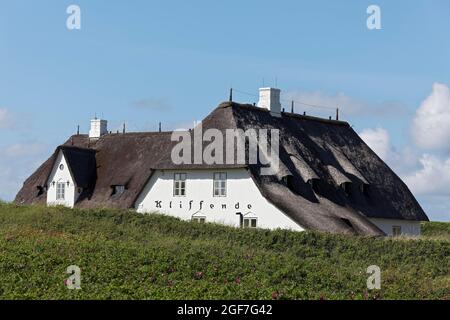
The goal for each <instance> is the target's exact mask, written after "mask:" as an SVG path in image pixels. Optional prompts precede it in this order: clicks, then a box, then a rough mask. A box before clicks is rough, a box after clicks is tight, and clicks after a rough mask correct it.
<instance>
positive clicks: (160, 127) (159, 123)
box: [159, 122, 161, 132]
mask: <svg viewBox="0 0 450 320" xmlns="http://www.w3.org/2000/svg"><path fill="white" fill-rule="evenodd" d="M159 132H161V122H160V123H159Z"/></svg>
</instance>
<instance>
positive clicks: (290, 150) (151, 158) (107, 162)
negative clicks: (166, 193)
mask: <svg viewBox="0 0 450 320" xmlns="http://www.w3.org/2000/svg"><path fill="white" fill-rule="evenodd" d="M202 126H203V129H204V130H206V129H208V128H216V129H219V130H221V131H223V132H224V131H225V130H226V129H235V128H240V129H243V130H247V129H279V130H280V161H281V163H280V169H281V170H280V172H279V174H278V175H275V176H261V175H260V174H259V172H260V170H259V169H260V168H261V165H260V164H256V165H205V164H197V165H188V164H182V165H174V164H173V162H172V160H171V150H172V147H173V146H174V145H175V144H176V142H172V141H171V132H162V133H158V132H157V133H153V132H152V133H126V134H107V135H105V136H102V137H101V138H99V139H98V140H91V139H89V137H88V136H86V135H75V136H73V137H71V138H70V139H69V140H68V141H67V142H66V143H65V144H64V146H65V147H64V148H62V149H61V150H70V152H71V153H70V156H69V158H71V159H73V160H75V159H76V158H75V155H73V156H72V153H73V154H76V155H77V156H78V153H79V152H80V150H81V149H89V150H92V151H95V163H96V168H97V170H96V181H95V185H94V186H93V187H92V190H90V191H89V192H87V193H86V194H85V196H84V197H81V198H80V200H79V201H78V202H77V204H76V206H78V207H88V208H92V207H118V208H130V207H133V206H134V203H135V201H136V198H137V196H138V195H139V193H140V192H141V191H142V189H143V188H144V186H145V184H146V182H147V181H148V179H149V178H150V177H151V175H152V173H153V172H154V170H156V169H195V168H202V169H204V168H223V167H228V168H242V167H245V168H247V169H248V170H249V172H250V174H251V176H252V178H253V180H254V181H255V183H256V185H257V186H258V188H259V190H260V191H261V193H262V194H263V195H264V196H265V197H266V198H267V199H268V200H269V201H270V202H272V203H273V204H274V205H275V206H277V207H278V208H279V209H280V210H282V211H283V212H285V213H286V214H287V215H288V216H290V217H291V218H292V219H293V220H294V221H296V222H297V223H299V224H300V225H301V226H302V227H304V228H307V229H312V230H319V231H326V232H350V233H360V234H367V235H379V234H382V232H381V231H380V230H379V229H378V228H377V227H376V226H375V225H373V224H372V223H371V222H370V221H369V220H368V219H367V217H370V218H388V219H405V220H419V221H426V220H428V218H427V216H426V215H425V213H424V211H423V210H422V208H421V207H420V205H419V204H418V202H417V201H416V199H415V198H414V196H413V195H412V194H411V192H410V191H409V190H408V188H407V186H406V185H405V184H404V183H403V182H402V181H401V179H400V178H399V177H398V176H397V175H396V174H395V173H394V172H393V171H392V170H391V169H390V168H389V167H388V166H387V165H386V164H385V163H384V162H383V161H382V160H381V159H380V158H379V157H378V156H377V155H376V154H375V153H374V152H373V151H372V150H371V149H370V148H369V147H368V146H367V145H366V144H365V143H364V142H363V141H362V140H361V139H360V137H359V136H358V135H357V134H356V132H355V131H353V129H352V128H351V127H350V125H349V124H348V123H347V122H342V121H334V120H325V119H320V118H315V117H309V116H302V115H297V114H291V113H282V117H279V118H278V117H274V116H272V115H271V114H270V112H269V111H267V110H265V109H262V108H258V107H254V106H251V105H244V104H237V103H231V102H227V103H222V104H221V105H220V106H219V107H218V108H216V109H215V110H214V111H213V112H212V113H211V114H210V115H208V116H207V117H206V118H205V119H204V120H203V122H202ZM205 145H206V143H205ZM66 147H69V148H66ZM74 147H75V148H74ZM76 148H78V149H76ZM80 148H81V149H80ZM58 150H59V149H57V150H56V151H55V154H53V155H52V157H50V158H49V159H48V160H47V161H46V162H45V163H44V164H43V165H42V166H41V167H40V168H38V170H37V171H36V172H35V173H34V174H33V175H32V176H31V177H30V178H28V179H27V181H25V183H24V186H23V188H22V190H20V192H19V193H18V195H17V197H16V202H18V203H39V202H42V203H43V202H45V199H46V195H45V193H44V194H41V195H39V196H38V192H37V190H38V189H37V188H38V187H42V186H45V184H46V181H47V179H48V176H49V174H50V172H51V169H52V165H53V162H54V158H55V157H56V155H57V152H58ZM76 150H78V151H77V152H78V153H77V152H75V151H76ZM65 152H69V151H65ZM83 152H85V151H83ZM65 154H66V153H65ZM67 154H69V153H67ZM87 154H88V152H85V156H86V155H87ZM89 154H90V155H93V154H94V153H93V152H91V153H89ZM87 158H89V156H87ZM91 159H92V158H91ZM69 162H70V163H71V164H70V166H71V167H72V166H73V168H75V167H76V168H77V169H72V170H74V171H78V170H79V171H83V168H82V167H83V166H80V165H79V164H75V162H77V161H76V160H75V161H72V160H69ZM88 163H91V162H90V161H88ZM86 170H87V169H86ZM74 175H76V176H78V173H74ZM80 175H81V176H83V175H82V174H80ZM286 175H288V176H291V177H292V181H293V182H292V183H291V185H289V186H287V185H286V184H285V182H284V181H283V179H282V177H283V176H286ZM80 179H82V180H83V178H80ZM312 180H314V186H313V185H312V183H311V181H312ZM343 183H347V185H349V186H350V191H351V192H350V193H348V191H349V190H344V188H342V184H343ZM348 183H350V184H348ZM114 185H124V186H126V191H125V192H124V193H123V194H120V195H112V187H113V186H114Z"/></svg>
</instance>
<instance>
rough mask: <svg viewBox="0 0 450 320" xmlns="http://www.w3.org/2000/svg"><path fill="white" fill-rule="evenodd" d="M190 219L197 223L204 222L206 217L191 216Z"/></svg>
mask: <svg viewBox="0 0 450 320" xmlns="http://www.w3.org/2000/svg"><path fill="white" fill-rule="evenodd" d="M191 221H192V222H197V223H206V217H201V216H192V218H191Z"/></svg>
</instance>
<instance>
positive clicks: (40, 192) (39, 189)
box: [37, 186, 45, 197]
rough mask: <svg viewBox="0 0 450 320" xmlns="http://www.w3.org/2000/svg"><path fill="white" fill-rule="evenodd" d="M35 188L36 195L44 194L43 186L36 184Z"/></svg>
mask: <svg viewBox="0 0 450 320" xmlns="http://www.w3.org/2000/svg"><path fill="white" fill-rule="evenodd" d="M37 189H38V194H37V196H38V197H39V196H41V195H43V194H44V191H45V188H44V187H43V186H37Z"/></svg>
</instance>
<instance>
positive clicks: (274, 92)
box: [258, 88, 281, 117]
mask: <svg viewBox="0 0 450 320" xmlns="http://www.w3.org/2000/svg"><path fill="white" fill-rule="evenodd" d="M280 93H281V90H280V89H275V88H260V89H259V102H258V107H260V108H264V109H267V110H269V111H270V113H271V114H272V115H273V116H276V117H281V103H280Z"/></svg>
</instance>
